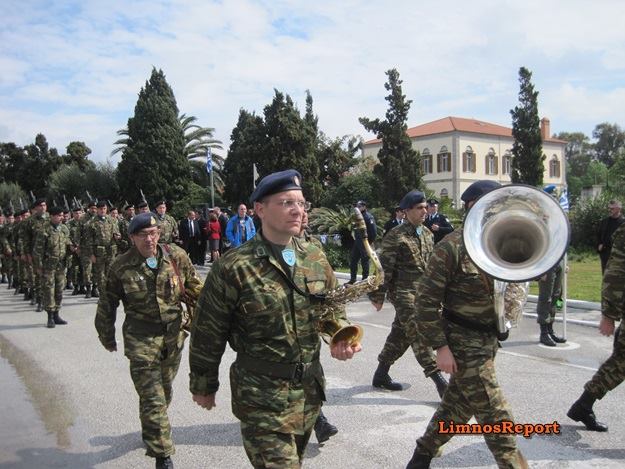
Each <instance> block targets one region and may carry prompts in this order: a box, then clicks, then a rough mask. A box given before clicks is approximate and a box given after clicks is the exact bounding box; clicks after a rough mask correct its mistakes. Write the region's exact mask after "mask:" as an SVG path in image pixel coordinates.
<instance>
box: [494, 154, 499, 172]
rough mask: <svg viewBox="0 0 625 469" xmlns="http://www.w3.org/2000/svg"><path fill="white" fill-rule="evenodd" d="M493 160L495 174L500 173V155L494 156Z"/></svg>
mask: <svg viewBox="0 0 625 469" xmlns="http://www.w3.org/2000/svg"><path fill="white" fill-rule="evenodd" d="M493 161H494V163H495V165H494V166H495V174H499V157H498V156H493Z"/></svg>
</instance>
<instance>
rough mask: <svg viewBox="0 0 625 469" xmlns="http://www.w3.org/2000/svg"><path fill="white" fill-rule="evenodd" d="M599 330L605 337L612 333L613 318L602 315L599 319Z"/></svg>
mask: <svg viewBox="0 0 625 469" xmlns="http://www.w3.org/2000/svg"><path fill="white" fill-rule="evenodd" d="M599 332H600V333H601V335H605V336H607V337H610V336H611V335H612V334H614V319H610V318H608V317H606V316H603V315H602V316H601V320H600V321H599Z"/></svg>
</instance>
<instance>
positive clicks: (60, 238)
mask: <svg viewBox="0 0 625 469" xmlns="http://www.w3.org/2000/svg"><path fill="white" fill-rule="evenodd" d="M70 246H71V241H70V236H69V229H68V228H67V226H65V224H63V209H62V208H61V207H52V208H51V209H50V220H49V221H48V222H46V224H45V225H44V227H43V229H42V232H41V233H40V234H39V235H38V236H37V241H36V243H35V249H34V253H33V254H34V257H36V258H37V259H39V263H38V269H39V273H40V274H41V279H42V288H41V296H42V301H43V308H44V309H45V311H46V312H47V313H48V324H47V326H48V327H49V328H53V327H54V326H55V325H57V324H67V321H65V320H63V319H62V318H61V317H60V316H59V309H60V308H61V302H62V301H63V289H64V288H65V270H66V267H67V254H68V251H69V248H70Z"/></svg>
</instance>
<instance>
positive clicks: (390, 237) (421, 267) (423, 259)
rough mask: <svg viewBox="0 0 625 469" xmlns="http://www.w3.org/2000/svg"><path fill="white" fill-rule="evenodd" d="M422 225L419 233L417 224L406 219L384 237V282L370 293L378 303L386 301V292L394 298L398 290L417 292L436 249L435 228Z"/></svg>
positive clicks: (381, 258)
mask: <svg viewBox="0 0 625 469" xmlns="http://www.w3.org/2000/svg"><path fill="white" fill-rule="evenodd" d="M421 228H422V231H421V235H420V236H418V235H417V231H416V230H417V227H416V225H413V224H412V223H410V222H409V221H408V220H406V221H405V222H404V223H402V224H401V225H399V226H396V227H395V228H394V229H392V230H390V231H389V232H388V234H387V235H386V236H385V237H384V238H382V246H381V248H380V253H379V257H380V263H381V264H382V269H383V270H384V285H382V286H381V287H380V288H379V289H378V290H377V291H375V292H373V293H371V294H370V295H369V298H370V299H371V301H373V302H374V303H383V302H384V294H385V292H386V294H387V295H388V297H389V299H390V300H391V301H393V300H394V299H395V296H396V294H397V292H398V290H405V289H408V290H411V291H412V292H414V290H415V288H416V286H417V282H418V281H419V279H420V278H421V276H422V275H423V272H424V271H425V267H426V265H427V262H428V260H429V258H430V256H431V254H432V251H433V250H434V236H433V235H432V232H431V231H430V230H428V229H427V228H426V227H424V226H423V225H421Z"/></svg>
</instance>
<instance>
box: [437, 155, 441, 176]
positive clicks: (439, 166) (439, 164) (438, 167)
mask: <svg viewBox="0 0 625 469" xmlns="http://www.w3.org/2000/svg"><path fill="white" fill-rule="evenodd" d="M436 172H437V173H440V172H441V155H436Z"/></svg>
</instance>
